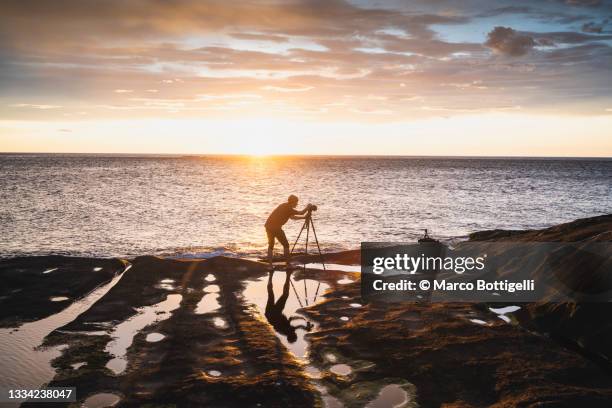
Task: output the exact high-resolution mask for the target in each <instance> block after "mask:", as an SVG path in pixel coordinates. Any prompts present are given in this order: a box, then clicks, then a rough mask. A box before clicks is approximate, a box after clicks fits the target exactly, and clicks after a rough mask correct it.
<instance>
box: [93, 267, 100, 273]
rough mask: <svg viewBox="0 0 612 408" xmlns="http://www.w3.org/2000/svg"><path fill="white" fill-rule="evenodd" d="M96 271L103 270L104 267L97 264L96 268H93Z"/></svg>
mask: <svg viewBox="0 0 612 408" xmlns="http://www.w3.org/2000/svg"><path fill="white" fill-rule="evenodd" d="M93 270H94V272H100V271H101V270H102V267H100V266H96V267H95V268H93Z"/></svg>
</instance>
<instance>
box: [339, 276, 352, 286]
mask: <svg viewBox="0 0 612 408" xmlns="http://www.w3.org/2000/svg"><path fill="white" fill-rule="evenodd" d="M353 282H355V281H354V280H352V279H351V278H349V277H348V276H345V277H343V278H342V279H340V280H339V281H338V283H339V284H340V285H348V284H349V283H353Z"/></svg>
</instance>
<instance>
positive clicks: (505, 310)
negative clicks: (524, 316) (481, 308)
mask: <svg viewBox="0 0 612 408" xmlns="http://www.w3.org/2000/svg"><path fill="white" fill-rule="evenodd" d="M520 309H521V307H520V306H506V307H500V308H493V307H490V308H489V310H490V311H492V312H493V313H497V314H500V315H504V314H506V313H514V312H516V311H517V310H520Z"/></svg>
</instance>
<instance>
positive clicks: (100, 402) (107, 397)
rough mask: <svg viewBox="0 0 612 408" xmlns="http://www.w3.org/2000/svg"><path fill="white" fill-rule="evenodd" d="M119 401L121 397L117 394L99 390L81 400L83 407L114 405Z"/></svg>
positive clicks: (95, 407) (96, 407)
mask: <svg viewBox="0 0 612 408" xmlns="http://www.w3.org/2000/svg"><path fill="white" fill-rule="evenodd" d="M119 401H121V398H120V397H119V396H118V395H117V394H112V393H110V392H101V393H99V394H95V395H92V396H91V397H89V398H87V399H86V400H85V402H83V405H82V406H83V408H104V407H114V406H115V405H117V404H118V403H119Z"/></svg>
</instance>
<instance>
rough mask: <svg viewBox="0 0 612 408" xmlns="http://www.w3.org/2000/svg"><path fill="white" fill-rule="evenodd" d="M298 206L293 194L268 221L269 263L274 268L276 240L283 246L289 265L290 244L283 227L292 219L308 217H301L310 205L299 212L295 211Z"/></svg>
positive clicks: (276, 209)
mask: <svg viewBox="0 0 612 408" xmlns="http://www.w3.org/2000/svg"><path fill="white" fill-rule="evenodd" d="M297 205H298V198H297V197H296V196H294V195H293V194H291V195H290V196H289V198H288V199H287V202H286V203H282V204H281V205H279V206H278V207H276V208H275V209H274V211H272V213H271V214H270V216H269V217H268V220H267V221H266V224H265V227H266V235H268V261H269V262H270V266H272V254H273V252H274V239H278V242H280V243H281V245H282V246H283V253H284V255H285V259H286V260H287V263H289V242H288V241H287V236H286V235H285V232H284V231H283V225H285V223H286V222H287V221H288V220H289V219H290V218H291V219H292V220H303V219H305V218H306V217H300V215H304V214H306V213H307V212H308V210H309V209H310V204H308V205H307V206H306V207H305V208H304V209H303V210H301V211H298V210H296V209H295V207H297Z"/></svg>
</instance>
